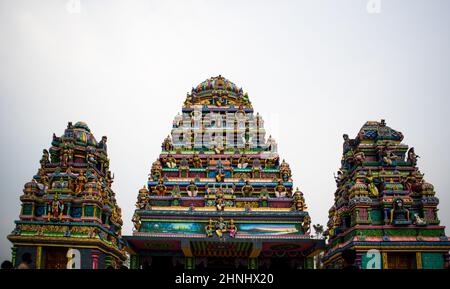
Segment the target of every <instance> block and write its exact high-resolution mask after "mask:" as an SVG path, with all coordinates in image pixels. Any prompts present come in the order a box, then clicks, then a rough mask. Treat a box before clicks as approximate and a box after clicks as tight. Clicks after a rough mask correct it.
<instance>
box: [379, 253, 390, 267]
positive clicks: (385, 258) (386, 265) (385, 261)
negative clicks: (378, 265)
mask: <svg viewBox="0 0 450 289" xmlns="http://www.w3.org/2000/svg"><path fill="white" fill-rule="evenodd" d="M381 258H382V260H383V269H389V266H388V256H387V253H386V252H383V253H381Z"/></svg>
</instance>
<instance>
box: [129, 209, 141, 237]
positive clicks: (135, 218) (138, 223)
mask: <svg viewBox="0 0 450 289" xmlns="http://www.w3.org/2000/svg"><path fill="white" fill-rule="evenodd" d="M131 221H132V222H133V224H134V230H135V231H138V232H139V230H140V229H141V217H140V216H139V215H138V214H136V213H134V215H133V218H132V219H131Z"/></svg>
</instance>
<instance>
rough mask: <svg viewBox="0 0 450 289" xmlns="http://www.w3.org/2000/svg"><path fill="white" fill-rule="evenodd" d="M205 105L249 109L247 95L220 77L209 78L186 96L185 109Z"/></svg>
mask: <svg viewBox="0 0 450 289" xmlns="http://www.w3.org/2000/svg"><path fill="white" fill-rule="evenodd" d="M198 104H200V105H207V106H216V107H227V106H230V105H234V106H235V107H237V106H239V105H243V106H244V107H251V104H250V101H249V100H248V95H247V93H244V92H243V90H242V88H240V87H238V86H237V85H236V84H234V83H233V82H231V81H229V80H228V79H226V78H225V77H223V76H222V75H219V76H215V77H211V78H209V79H206V80H205V81H203V82H201V83H200V84H199V85H197V86H195V87H193V88H192V90H191V93H190V94H189V93H188V95H187V99H186V102H185V107H189V106H190V105H198Z"/></svg>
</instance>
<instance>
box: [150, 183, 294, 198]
mask: <svg viewBox="0 0 450 289" xmlns="http://www.w3.org/2000/svg"><path fill="white" fill-rule="evenodd" d="M234 188H235V185H234V184H233V188H232V189H231V190H230V194H235V189H234ZM254 190H255V189H254V187H253V186H252V185H251V184H250V182H249V181H246V182H245V185H244V186H242V188H241V193H242V196H244V197H251V196H252V195H253V192H254ZM273 190H274V194H275V196H276V197H277V198H285V197H290V192H289V191H288V189H287V187H286V186H285V185H283V183H282V182H281V181H279V182H278V184H277V185H276V186H275V187H274V189H273ZM151 191H152V193H154V194H156V195H157V196H165V195H166V193H167V186H166V185H164V182H163V180H159V181H158V184H157V185H156V186H154V187H153V188H152V190H151ZM198 192H199V189H198V187H197V185H195V182H194V181H193V180H191V181H190V183H189V185H188V186H187V187H186V193H187V195H188V196H190V197H196V196H197V194H198ZM206 192H207V193H209V192H211V191H210V190H209V189H207V190H206ZM260 194H262V195H264V196H265V195H266V194H267V196H268V191H267V189H266V188H263V189H262V190H261V193H260ZM172 195H177V196H178V195H181V191H180V189H179V186H176V187H175V188H174V190H173V191H172Z"/></svg>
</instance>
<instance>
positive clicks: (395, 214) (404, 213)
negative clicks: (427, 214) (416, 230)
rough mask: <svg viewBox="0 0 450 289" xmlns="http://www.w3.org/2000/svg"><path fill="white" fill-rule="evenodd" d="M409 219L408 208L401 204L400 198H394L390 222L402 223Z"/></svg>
mask: <svg viewBox="0 0 450 289" xmlns="http://www.w3.org/2000/svg"><path fill="white" fill-rule="evenodd" d="M408 221H409V210H408V209H406V208H405V207H404V205H403V200H402V199H395V200H394V204H393V208H392V210H391V224H404V223H405V222H408Z"/></svg>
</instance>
